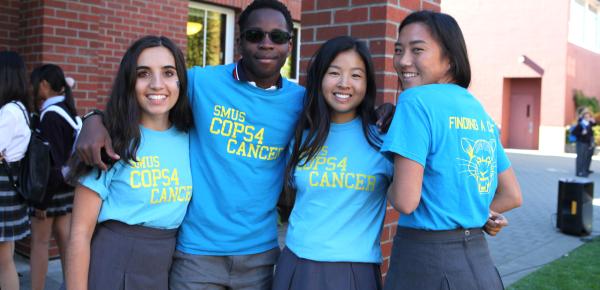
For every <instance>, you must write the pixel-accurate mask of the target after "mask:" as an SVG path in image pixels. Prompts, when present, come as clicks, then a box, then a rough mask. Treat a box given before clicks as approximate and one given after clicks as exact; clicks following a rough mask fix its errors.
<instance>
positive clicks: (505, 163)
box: [496, 134, 511, 174]
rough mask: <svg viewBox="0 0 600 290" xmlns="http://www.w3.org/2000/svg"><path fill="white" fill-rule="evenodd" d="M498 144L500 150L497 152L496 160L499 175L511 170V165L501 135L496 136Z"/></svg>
mask: <svg viewBox="0 0 600 290" xmlns="http://www.w3.org/2000/svg"><path fill="white" fill-rule="evenodd" d="M496 144H498V150H497V152H496V158H497V160H498V161H497V166H498V174H500V173H502V172H504V171H505V170H507V169H508V168H510V166H511V164H510V160H509V159H508V156H506V153H505V152H504V146H502V143H501V142H500V134H497V135H496Z"/></svg>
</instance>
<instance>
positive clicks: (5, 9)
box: [0, 0, 20, 50]
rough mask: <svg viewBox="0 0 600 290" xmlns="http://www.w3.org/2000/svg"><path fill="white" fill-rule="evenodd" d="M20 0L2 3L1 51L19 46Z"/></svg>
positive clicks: (0, 10)
mask: <svg viewBox="0 0 600 290" xmlns="http://www.w3.org/2000/svg"><path fill="white" fill-rule="evenodd" d="M19 2H20V1H19V0H3V1H0V50H15V49H16V47H17V46H18V43H17V41H18V29H19V7H20V4H19Z"/></svg>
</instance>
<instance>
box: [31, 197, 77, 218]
mask: <svg viewBox="0 0 600 290" xmlns="http://www.w3.org/2000/svg"><path fill="white" fill-rule="evenodd" d="M74 195H75V193H74V192H73V191H67V192H61V193H55V194H54V195H53V196H52V199H51V200H50V202H48V208H46V216H47V217H56V216H61V215H66V214H69V213H71V212H72V211H73V197H74ZM29 214H30V215H31V216H34V215H35V208H33V207H32V208H31V212H30V213H29Z"/></svg>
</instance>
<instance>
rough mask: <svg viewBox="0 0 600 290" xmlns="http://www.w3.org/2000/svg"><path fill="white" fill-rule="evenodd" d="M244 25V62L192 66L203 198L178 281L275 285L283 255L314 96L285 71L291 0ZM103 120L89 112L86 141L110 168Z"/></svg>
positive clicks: (245, 18) (187, 232)
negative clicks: (299, 124)
mask: <svg viewBox="0 0 600 290" xmlns="http://www.w3.org/2000/svg"><path fill="white" fill-rule="evenodd" d="M238 25H239V29H240V39H239V51H240V54H241V56H242V58H241V59H240V60H239V61H238V62H237V63H235V64H229V65H220V66H213V67H205V68H200V67H194V68H192V69H190V70H189V71H188V78H189V80H188V84H189V85H188V96H189V98H190V103H191V106H192V113H193V115H194V123H195V128H194V129H193V130H192V131H191V132H190V160H191V161H190V162H191V168H192V176H193V198H192V200H191V202H190V205H189V207H188V211H187V214H186V217H185V219H184V222H183V224H182V226H181V228H180V230H179V236H178V242H177V248H176V253H175V256H174V259H173V265H172V268H171V269H172V270H171V276H170V279H169V280H170V289H174V290H176V289H177V290H178V289H270V288H271V281H272V275H273V265H274V264H275V262H276V260H277V258H278V256H279V247H278V243H277V211H276V203H277V199H278V197H279V193H280V191H281V188H282V183H283V172H284V168H285V156H284V155H285V153H284V152H285V151H284V149H285V148H286V146H287V144H288V143H289V141H290V139H291V138H292V135H293V129H294V125H295V123H296V121H297V119H298V116H299V114H300V112H301V110H302V106H303V97H304V88H303V87H301V86H299V85H297V84H295V83H292V82H290V81H288V80H287V79H285V78H284V77H282V76H281V74H280V70H281V67H282V66H283V64H284V63H285V60H286V58H287V56H288V55H289V53H290V52H291V50H292V40H291V39H292V35H291V32H292V18H291V15H290V12H289V10H288V9H287V8H286V7H285V5H283V4H282V3H280V2H278V1H276V0H256V1H254V2H253V3H251V4H250V5H249V6H248V7H247V8H246V9H245V10H244V11H243V12H242V13H241V15H240V17H239V21H238ZM100 120H101V119H100V118H99V117H92V118H88V121H86V122H85V125H84V128H83V130H82V132H81V135H80V137H79V142H78V144H77V148H78V154H79V156H80V157H81V158H82V159H83V160H84V161H85V162H86V163H88V164H90V165H94V166H98V167H99V168H102V169H106V165H105V164H104V163H103V162H102V160H101V158H100V156H101V154H100V148H105V151H106V153H107V154H108V155H109V156H110V157H111V158H113V159H118V158H119V157H118V155H116V154H115V153H114V152H113V150H112V144H111V142H112V141H111V140H110V137H109V136H108V134H107V132H106V130H105V129H104V127H103V126H102V124H101V121H100ZM164 146H168V145H167V144H165V145H164ZM151 206H155V205H151Z"/></svg>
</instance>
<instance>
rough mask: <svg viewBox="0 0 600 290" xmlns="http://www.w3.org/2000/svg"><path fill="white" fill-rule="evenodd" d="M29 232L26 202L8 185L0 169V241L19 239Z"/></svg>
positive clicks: (5, 174) (3, 172) (4, 173)
mask: <svg viewBox="0 0 600 290" xmlns="http://www.w3.org/2000/svg"><path fill="white" fill-rule="evenodd" d="M29 234H30V222H29V216H28V215H27V204H26V202H25V201H24V200H23V198H22V197H21V196H20V195H19V194H18V193H17V192H15V191H14V190H13V189H12V187H11V186H10V182H9V179H8V176H7V173H6V172H5V171H4V170H0V242H9V241H16V240H20V239H22V238H25V237H27V236H28V235H29Z"/></svg>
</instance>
